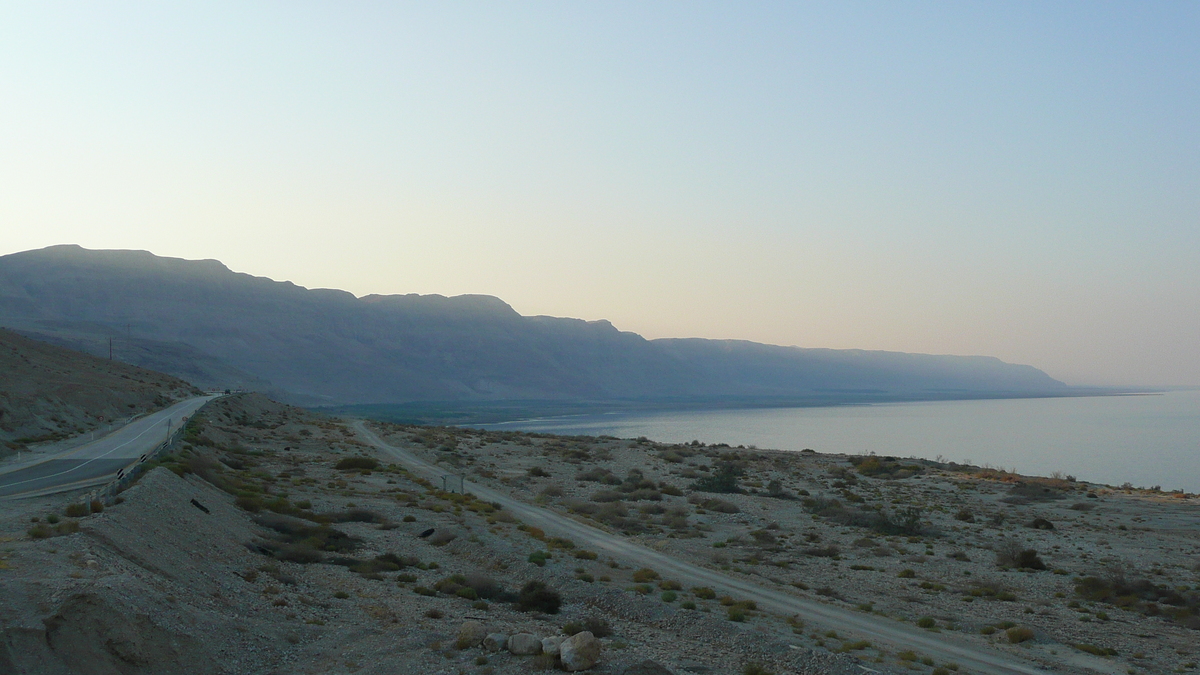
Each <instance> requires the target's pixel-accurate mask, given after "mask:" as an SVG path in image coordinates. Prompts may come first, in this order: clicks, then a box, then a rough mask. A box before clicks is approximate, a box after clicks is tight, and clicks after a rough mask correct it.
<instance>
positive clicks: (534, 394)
mask: <svg viewBox="0 0 1200 675" xmlns="http://www.w3.org/2000/svg"><path fill="white" fill-rule="evenodd" d="M0 325H5V326H10V327H13V328H17V329H20V330H25V331H35V332H38V333H42V334H46V335H64V334H67V333H70V334H73V335H75V336H76V339H83V337H82V336H87V335H95V334H97V331H120V332H123V333H125V334H126V335H130V336H133V337H134V338H135V339H137V340H141V341H142V345H143V349H144V350H149V351H151V352H154V353H155V354H156V358H157V359H158V363H157V365H158V367H160V368H162V369H163V370H165V371H167V372H171V373H175V374H179V375H180V376H185V377H186V373H185V372H184V370H185V366H186V365H187V363H186V361H187V358H186V357H184V356H182V355H178V356H171V355H170V354H167V353H164V352H167V351H169V350H168V349H167V348H166V347H167V346H173V348H174V349H176V350H179V351H180V353H181V354H183V353H191V354H192V356H193V357H194V356H196V355H198V354H202V355H204V356H205V357H206V358H208V359H210V360H211V361H212V363H214V364H220V366H221V367H223V368H226V369H227V370H228V371H229V372H243V373H247V374H251V375H252V376H254V377H256V378H260V379H259V380H258V381H257V383H256V384H255V385H253V386H257V387H259V388H263V387H265V386H266V384H265V382H264V381H269V382H270V384H271V385H272V386H274V387H278V388H280V389H282V390H286V391H288V392H291V393H292V394H293V395H294V397H298V398H299V399H301V400H305V401H308V402H326V403H377V402H403V401H433V400H460V401H472V400H474V401H482V400H506V399H538V400H548V399H557V400H564V399H593V400H611V399H670V398H681V399H696V398H729V397H735V398H736V397H760V398H761V397H814V396H817V397H819V396H828V395H830V394H838V395H839V396H843V397H844V396H855V395H863V396H869V397H871V398H872V399H879V398H884V399H887V398H942V397H946V396H956V397H957V396H997V395H1045V394H1054V393H1062V392H1064V391H1065V390H1066V388H1065V385H1063V384H1062V383H1060V382H1058V381H1056V380H1053V379H1052V378H1050V377H1049V376H1047V375H1046V374H1045V373H1042V372H1041V371H1038V370H1036V369H1034V368H1031V367H1028V366H1014V365H1011V364H1006V363H1003V362H1001V361H999V360H996V359H990V358H985V357H954V356H928V355H918V354H900V353H890V352H863V351H856V350H825V349H799V348H794V347H776V346H771V345H762V344H757V343H752V342H743V341H716V340H698V339H688V340H646V339H644V338H642V337H641V336H639V335H636V334H634V333H628V332H622V331H619V330H617V329H616V328H615V327H613V326H612V325H611V324H610V323H608V322H607V321H581V320H578V319H560V318H552V317H524V316H521V315H519V314H517V312H515V311H514V310H513V309H512V308H511V307H509V306H508V305H507V304H505V303H504V302H502V301H500V300H499V299H497V298H493V297H488V296H474V295H468V296H458V297H453V298H446V297H443V296H438V295H428V296H420V295H392V296H376V295H372V296H366V297H363V298H356V297H354V296H353V295H351V294H349V293H346V292H344V291H336V290H327V289H315V290H310V289H306V288H302V287H299V286H296V285H294V284H292V283H290V282H277V281H272V280H270V279H265V278H261V277H253V276H250V275H248V274H241V273H235V272H232V271H230V270H229V269H228V268H226V267H225V266H224V265H222V264H221V263H219V262H217V261H213V260H203V261H189V260H180V259H175V258H162V257H158V256H154V255H152V254H150V253H147V252H144V251H89V250H86V249H83V248H80V247H77V246H55V247H50V248H46V249H41V250H37V251H27V252H24V253H18V254H13V255H9V256H4V257H0ZM118 342H119V340H118ZM153 345H160V346H161V348H159V349H157V351H156V350H155V348H154V347H153ZM216 367H217V366H215V365H214V366H213V368H216Z"/></svg>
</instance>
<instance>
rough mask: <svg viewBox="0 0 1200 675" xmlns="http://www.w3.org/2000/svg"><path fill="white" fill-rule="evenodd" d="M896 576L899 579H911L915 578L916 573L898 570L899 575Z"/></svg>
mask: <svg viewBox="0 0 1200 675" xmlns="http://www.w3.org/2000/svg"><path fill="white" fill-rule="evenodd" d="M896 576H898V577H900V578H901V579H912V578H913V577H915V576H917V573H916V572H915V571H914V570H900V573H899V574H897V575H896Z"/></svg>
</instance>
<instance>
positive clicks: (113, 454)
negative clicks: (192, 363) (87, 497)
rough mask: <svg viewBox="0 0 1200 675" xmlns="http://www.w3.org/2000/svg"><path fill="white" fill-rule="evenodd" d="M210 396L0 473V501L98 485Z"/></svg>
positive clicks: (155, 444) (156, 442) (161, 438)
mask: <svg viewBox="0 0 1200 675" xmlns="http://www.w3.org/2000/svg"><path fill="white" fill-rule="evenodd" d="M214 398H216V396H197V397H196V398H190V399H187V400H186V401H180V402H179V403H176V404H175V405H173V406H171V407H170V408H167V409H165V410H160V411H158V412H156V413H153V414H150V415H147V416H145V417H141V418H138V419H136V420H134V421H133V422H130V423H129V424H127V425H125V426H123V427H121V428H120V429H117V430H116V431H113V432H112V433H110V434H108V435H107V436H104V437H103V438H99V439H97V440H94V441H92V442H90V443H86V444H84V445H81V446H79V447H78V448H74V449H72V450H68V451H66V452H63V453H60V454H57V455H54V456H52V457H48V458H45V459H43V460H41V461H38V462H36V463H33V464H25V465H22V466H20V467H15V468H9V469H8V470H7V471H4V472H3V473H0V499H3V498H19V497H28V496H33V495H45V494H53V493H55V492H63V491H66V490H76V489H79V488H83V487H89V486H92V485H98V484H100V483H103V482H106V481H107V480H108V479H110V478H111V477H113V476H115V475H116V473H117V472H118V471H120V470H121V469H124V468H125V467H127V466H129V465H131V464H133V463H134V462H136V461H137V460H138V458H140V457H141V456H142V455H144V454H146V453H147V452H150V451H151V450H153V449H154V448H156V447H158V445H159V444H160V443H162V442H163V441H164V440H165V439H166V437H167V433H168V429H170V430H175V429H178V428H179V425H180V424H182V422H183V418H185V417H189V416H190V415H191V414H192V413H194V412H196V410H198V409H199V408H200V406H202V405H204V404H205V403H208V402H209V401H211V400H212V399H214Z"/></svg>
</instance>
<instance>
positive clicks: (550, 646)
mask: <svg viewBox="0 0 1200 675" xmlns="http://www.w3.org/2000/svg"><path fill="white" fill-rule="evenodd" d="M566 639H567V636H566V635H551V636H550V637H544V638H542V653H543V654H550V655H552V656H558V648H559V647H561V646H562V643H563V640H566Z"/></svg>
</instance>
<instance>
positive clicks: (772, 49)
mask: <svg viewBox="0 0 1200 675" xmlns="http://www.w3.org/2000/svg"><path fill="white" fill-rule="evenodd" d="M0 91H2V92H3V94H2V95H0V128H3V132H0V254H7V253H13V252H17V251H22V250H28V249H33V248H41V247H44V246H49V245H53V244H63V243H75V244H80V245H82V246H85V247H88V248H122V249H144V250H149V251H152V252H154V253H156V254H159V255H165V256H174V257H182V258H193V259H196V258H215V259H218V260H221V261H222V262H224V263H225V264H226V265H228V266H229V267H230V268H232V269H234V270H237V271H242V272H248V273H251V274H255V275H259V276H267V277H271V278H274V279H279V280H290V281H293V282H295V283H297V284H300V285H303V286H308V287H329V288H342V289H346V290H348V291H351V292H353V293H355V294H358V295H365V294H369V293H439V294H443V295H458V294H463V293H482V294H488V295H495V296H498V297H500V298H502V299H504V300H505V301H506V302H508V303H509V304H510V305H512V306H513V307H514V308H515V309H516V310H517V311H519V312H521V313H522V314H527V315H532V314H547V315H555V316H571V317H579V318H584V319H608V320H610V321H612V322H613V323H614V324H615V325H616V326H617V327H619V328H621V329H623V330H630V331H634V332H637V333H641V334H642V335H645V336H646V337H651V338H653V337H709V338H736V339H748V340H755V341H760V342H768V343H773V344H783V345H798V346H802V347H833V348H861V349H885V350H898V351H910V352H924V353H937V354H985V355H990V356H996V357H999V358H1002V359H1004V360H1006V361H1011V362H1017V363H1027V364H1030V365H1034V366H1036V367H1039V368H1041V369H1043V370H1045V371H1046V372H1047V373H1049V374H1050V375H1052V376H1054V377H1057V378H1059V379H1062V380H1064V381H1066V382H1068V383H1070V384H1079V385H1090V384H1105V385H1156V386H1161V385H1195V384H1200V349H1198V348H1197V347H1198V346H1200V217H1198V216H1200V4H1198V3H1195V2H1150V3H1147V2H1128V3H1106V2H1090V1H1089V2H1038V3H1032V2H1029V3H1013V2H991V3H985V2H963V1H954V2H921V3H882V2H852V1H839V2H828V3H825V2H803V3H797V2H780V3H768V2H726V3H705V2H688V3H679V2H671V3H659V2H641V1H639V2H603V3H582V2H545V3H525V2H512V3H484V2H478V3H453V2H438V3H402V2H378V3H372V2H357V3H315V2H256V3H246V2H202V3H201V2H194V3H189V2H178V3H175V2H173V3H137V2H121V3H109V2H88V3H69V2H64V3H36V2H10V3H3V4H2V5H0Z"/></svg>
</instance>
